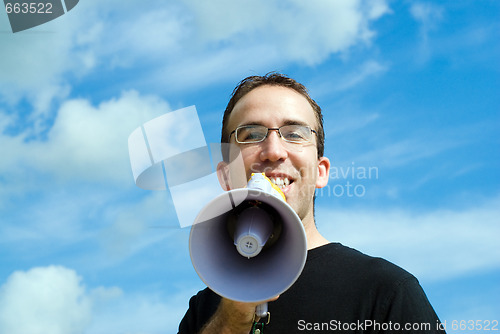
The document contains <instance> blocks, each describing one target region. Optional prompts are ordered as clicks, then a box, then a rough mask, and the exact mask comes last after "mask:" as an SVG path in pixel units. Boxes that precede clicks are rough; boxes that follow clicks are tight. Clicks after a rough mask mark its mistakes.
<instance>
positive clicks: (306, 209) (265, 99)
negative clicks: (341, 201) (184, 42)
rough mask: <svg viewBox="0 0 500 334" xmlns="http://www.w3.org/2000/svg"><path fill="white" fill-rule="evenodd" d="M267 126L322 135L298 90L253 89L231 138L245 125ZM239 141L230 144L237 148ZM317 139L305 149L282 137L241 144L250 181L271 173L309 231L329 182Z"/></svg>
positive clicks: (234, 118)
mask: <svg viewBox="0 0 500 334" xmlns="http://www.w3.org/2000/svg"><path fill="white" fill-rule="evenodd" d="M251 124H252V125H257V124H258V125H264V126H266V127H268V128H279V127H281V126H283V125H287V124H302V125H308V126H310V127H311V128H312V129H314V130H316V129H317V122H316V118H315V115H314V111H313V109H312V107H311V105H310V104H309V102H308V101H307V100H306V98H304V97H303V96H302V95H300V94H299V93H297V92H296V91H294V90H293V89H290V88H286V87H280V86H269V85H266V86H260V87H258V88H255V89H253V90H252V91H250V92H249V93H248V94H246V95H245V96H244V97H243V98H241V99H240V100H239V101H238V103H236V105H235V106H234V109H233V111H232V112H231V115H230V117H229V121H228V128H227V129H228V131H229V132H231V131H233V130H235V129H236V128H237V127H239V126H241V125H251ZM234 136H235V135H234V134H233V135H231V138H230V142H231V143H236V140H235V137H234ZM316 140H317V138H316V135H315V134H313V138H312V140H311V143H309V144H305V145H299V144H291V143H285V142H284V141H283V140H282V139H281V138H280V136H279V134H278V132H277V131H269V133H268V136H267V138H266V139H265V140H264V141H263V142H260V143H256V144H237V145H238V146H239V148H240V149H241V154H242V157H243V163H244V168H245V173H246V178H247V179H249V178H250V176H251V174H252V173H265V174H266V176H267V177H269V178H270V179H271V180H272V181H273V182H275V183H276V184H277V185H278V186H279V187H280V188H281V189H282V190H283V193H284V194H285V196H286V199H287V202H288V204H290V205H291V206H292V208H293V209H294V210H295V211H296V212H297V214H298V215H299V217H300V218H301V219H302V221H303V223H304V225H307V224H308V223H310V222H311V223H314V217H313V198H314V191H315V188H321V187H324V186H325V185H326V183H327V182H328V171H329V167H330V164H329V161H328V159H327V158H325V157H322V158H320V159H318V156H317V148H316Z"/></svg>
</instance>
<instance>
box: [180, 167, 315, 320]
mask: <svg viewBox="0 0 500 334" xmlns="http://www.w3.org/2000/svg"><path fill="white" fill-rule="evenodd" d="M284 199H285V197H284V195H283V193H282V192H281V190H279V188H277V187H276V186H275V185H274V184H273V183H272V182H271V181H270V180H269V179H268V178H267V177H266V176H265V175H264V174H252V177H251V179H250V181H249V182H248V185H247V187H246V188H241V189H235V190H231V191H228V192H226V193H223V194H221V195H219V196H218V197H216V198H215V199H213V200H212V201H211V202H209V203H208V204H207V205H206V206H205V207H204V208H203V209H202V210H201V211H200V213H199V214H198V216H197V217H196V219H195V221H194V224H193V226H192V228H191V234H190V237H189V252H190V255H191V262H192V263H193V267H194V268H195V270H196V272H197V273H198V276H200V278H201V280H202V281H203V282H204V283H205V284H206V285H207V286H208V287H209V288H210V289H212V291H214V292H215V293H217V294H219V295H220V296H222V297H224V298H227V299H231V300H235V301H240V302H256V303H264V302H265V301H266V300H268V299H270V298H273V297H275V296H277V295H279V294H281V293H283V292H284V291H286V290H287V289H288V288H289V287H290V286H291V285H292V284H293V283H294V282H295V281H296V280H297V278H298V277H299V276H300V273H301V272H302V269H303V268H304V265H305V261H306V256H307V241H306V234H305V231H304V227H303V225H302V222H301V220H300V218H299V217H298V216H297V214H296V213H295V211H294V210H293V209H292V208H291V207H290V205H288V204H287V203H286V202H285V200H284ZM259 306H262V307H258V310H260V311H258V312H257V313H258V314H257V315H258V316H260V317H262V316H265V314H266V313H267V308H266V307H265V306H266V305H259Z"/></svg>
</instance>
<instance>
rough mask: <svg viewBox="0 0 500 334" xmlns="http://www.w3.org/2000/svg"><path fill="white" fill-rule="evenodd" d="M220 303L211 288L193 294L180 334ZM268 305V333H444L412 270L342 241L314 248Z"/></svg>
mask: <svg viewBox="0 0 500 334" xmlns="http://www.w3.org/2000/svg"><path fill="white" fill-rule="evenodd" d="M219 302H220V297H219V296H218V295H216V294H215V293H214V292H212V291H211V290H210V289H208V288H207V289H205V290H202V291H200V292H199V293H198V294H197V295H195V296H193V297H192V298H191V300H190V301H189V309H188V311H187V313H186V315H185V316H184V318H183V319H182V321H181V323H180V325H179V333H182V334H184V333H198V332H199V331H200V329H201V328H202V327H203V325H204V324H205V323H206V322H207V321H208V320H209V319H210V317H211V316H212V315H213V314H214V313H215V311H216V310H217V307H218V304H219ZM268 308H269V312H270V313H271V321H270V323H269V324H268V325H266V326H265V329H264V331H265V333H266V334H268V333H311V332H314V333H334V332H339V333H395V332H408V333H411V332H418V333H433V332H440V333H443V332H444V331H442V330H440V322H439V319H438V317H437V315H436V313H435V312H434V309H433V308H432V306H431V305H430V303H429V301H428V299H427V297H426V295H425V293H424V291H423V290H422V288H421V287H420V284H419V283H418V281H417V279H416V278H415V277H414V276H413V275H411V274H410V273H408V272H407V271H405V270H403V269H401V268H400V267H398V266H396V265H394V264H392V263H390V262H388V261H386V260H384V259H381V258H374V257H370V256H367V255H365V254H363V253H360V252H358V251H357V250H354V249H352V248H349V247H346V246H343V245H341V244H339V243H330V244H327V245H325V246H322V247H318V248H315V249H312V250H310V251H309V252H308V254H307V262H306V265H305V267H304V270H303V271H302V274H301V275H300V277H299V278H298V280H297V281H296V282H295V284H294V285H293V286H292V287H290V289H288V290H287V291H285V292H284V293H282V294H281V295H280V297H279V299H278V300H276V301H274V302H270V303H269V305H268Z"/></svg>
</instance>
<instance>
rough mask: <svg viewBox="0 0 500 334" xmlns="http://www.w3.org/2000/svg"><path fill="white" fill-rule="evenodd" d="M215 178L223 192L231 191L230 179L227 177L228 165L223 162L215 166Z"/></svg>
mask: <svg viewBox="0 0 500 334" xmlns="http://www.w3.org/2000/svg"><path fill="white" fill-rule="evenodd" d="M217 178H218V179H219V184H220V186H221V187H222V189H223V190H225V191H228V190H231V178H230V175H229V165H228V164H227V162H225V161H221V162H219V163H218V164H217Z"/></svg>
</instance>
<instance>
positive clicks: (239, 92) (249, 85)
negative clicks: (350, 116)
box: [220, 72, 325, 158]
mask: <svg viewBox="0 0 500 334" xmlns="http://www.w3.org/2000/svg"><path fill="white" fill-rule="evenodd" d="M264 85H269V86H281V87H286V88H290V89H293V90H295V91H296V92H297V93H299V94H301V95H302V96H304V97H305V98H306V99H307V101H308V102H309V104H310V105H311V107H312V108H313V110H314V114H315V116H316V121H317V123H318V128H317V129H314V130H315V131H316V132H317V134H318V135H317V137H318V138H317V139H318V143H317V144H318V145H317V149H318V158H320V157H322V156H323V154H324V149H325V131H324V129H323V114H322V113H321V108H320V106H319V105H318V104H317V103H316V102H315V101H314V100H313V99H312V98H311V97H310V96H309V93H308V91H307V88H306V87H305V86H304V85H302V84H301V83H299V82H297V81H296V80H294V79H292V78H290V77H287V76H286V75H283V74H280V73H276V72H271V73H268V74H266V75H264V76H258V75H254V76H249V77H246V78H245V79H243V80H241V81H240V83H239V84H238V85H237V86H236V88H235V89H234V90H233V93H232V94H231V99H230V100H229V102H228V104H227V107H226V110H225V111H224V117H223V118H222V134H221V140H220V141H221V143H229V130H228V129H227V123H228V121H229V116H230V114H231V112H232V111H233V109H234V106H235V105H236V103H237V102H238V101H239V100H240V99H241V98H242V97H243V96H245V95H246V94H248V93H249V92H250V91H252V90H253V89H255V88H257V87H260V86H264Z"/></svg>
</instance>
